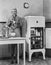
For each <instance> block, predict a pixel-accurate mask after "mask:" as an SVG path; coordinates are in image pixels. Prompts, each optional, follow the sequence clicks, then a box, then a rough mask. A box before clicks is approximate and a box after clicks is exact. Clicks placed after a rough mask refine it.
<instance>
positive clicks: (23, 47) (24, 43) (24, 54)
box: [23, 42, 25, 65]
mask: <svg viewBox="0 0 51 65" xmlns="http://www.w3.org/2000/svg"><path fill="white" fill-rule="evenodd" d="M23 46H24V47H23V49H24V50H23V55H24V56H23V57H24V65H25V42H24V44H23Z"/></svg>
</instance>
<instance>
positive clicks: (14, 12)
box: [11, 8, 17, 17]
mask: <svg viewBox="0 0 51 65" xmlns="http://www.w3.org/2000/svg"><path fill="white" fill-rule="evenodd" d="M11 13H12V16H14V17H15V16H17V9H16V8H14V9H12V11H11Z"/></svg>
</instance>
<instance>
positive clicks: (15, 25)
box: [7, 16, 22, 61]
mask: <svg viewBox="0 0 51 65" xmlns="http://www.w3.org/2000/svg"><path fill="white" fill-rule="evenodd" d="M7 25H8V27H9V37H12V33H15V35H14V36H16V37H21V36H22V35H21V28H22V21H21V18H20V17H18V16H16V17H15V19H14V18H13V17H10V19H9V20H8V23H7ZM14 36H13V37H14ZM16 52H17V45H16V44H12V45H11V57H12V60H13V59H16V61H17V53H16Z"/></svg>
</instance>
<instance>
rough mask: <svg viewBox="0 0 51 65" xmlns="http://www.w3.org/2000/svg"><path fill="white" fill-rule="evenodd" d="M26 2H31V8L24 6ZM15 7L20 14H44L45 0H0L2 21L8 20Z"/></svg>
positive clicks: (0, 19) (0, 18)
mask: <svg viewBox="0 0 51 65" xmlns="http://www.w3.org/2000/svg"><path fill="white" fill-rule="evenodd" d="M24 2H28V3H29V5H30V7H29V9H25V8H24V7H23V3H24ZM14 7H16V8H17V10H18V15H19V16H25V15H34V16H35V15H37V16H38V15H43V0H0V21H4V20H7V19H8V17H9V16H10V12H11V9H12V8H14Z"/></svg>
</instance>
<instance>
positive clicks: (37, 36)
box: [25, 16, 45, 61]
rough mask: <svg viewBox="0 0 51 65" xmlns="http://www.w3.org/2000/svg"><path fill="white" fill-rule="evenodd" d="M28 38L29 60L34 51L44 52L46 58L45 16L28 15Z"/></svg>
mask: <svg viewBox="0 0 51 65" xmlns="http://www.w3.org/2000/svg"><path fill="white" fill-rule="evenodd" d="M25 18H26V20H27V38H28V45H29V61H31V56H32V54H33V53H34V52H42V54H43V59H45V17H43V16H27V17H25Z"/></svg>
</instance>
